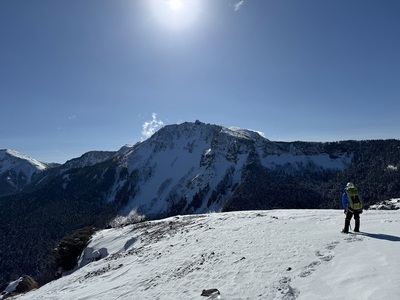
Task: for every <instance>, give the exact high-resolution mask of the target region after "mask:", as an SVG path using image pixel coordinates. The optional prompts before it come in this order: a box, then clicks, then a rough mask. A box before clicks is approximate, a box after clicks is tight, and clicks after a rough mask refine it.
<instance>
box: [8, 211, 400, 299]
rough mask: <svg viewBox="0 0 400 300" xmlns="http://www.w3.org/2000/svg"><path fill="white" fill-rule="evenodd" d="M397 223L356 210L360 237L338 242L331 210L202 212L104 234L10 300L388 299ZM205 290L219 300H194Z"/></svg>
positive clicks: (398, 243) (399, 230)
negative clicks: (64, 267)
mask: <svg viewBox="0 0 400 300" xmlns="http://www.w3.org/2000/svg"><path fill="white" fill-rule="evenodd" d="M399 217H400V211H371V210H369V211H365V212H364V214H362V215H361V230H362V232H361V233H358V234H354V233H350V234H347V235H346V234H341V233H340V231H341V229H342V226H343V223H344V214H343V212H342V211H340V210H272V211H249V212H230V213H211V214H206V215H196V216H177V217H171V218H168V219H164V220H160V221H150V222H143V223H140V224H136V225H129V226H126V227H123V228H119V229H107V230H103V231H100V232H98V233H97V234H96V235H95V236H94V237H93V239H92V241H91V243H90V245H89V246H88V248H87V249H86V250H85V253H84V256H83V257H82V258H81V261H80V264H81V267H80V268H79V269H77V270H76V271H75V272H73V273H72V274H70V275H67V276H64V277H62V278H61V279H59V280H56V281H53V282H51V283H49V284H47V285H45V286H43V287H41V288H40V289H38V290H35V291H32V292H30V293H27V294H25V295H22V296H18V297H15V298H14V299H20V300H28V299H35V300H38V299H46V300H48V299H71V300H78V299H80V300H83V299H226V300H235V299H237V300H239V299H240V300H242V299H252V300H253V299H386V300H395V299H396V300H397V299H400V285H399V282H400V271H399V270H400V256H399V253H400V218H399ZM352 225H353V226H354V220H352ZM95 257H97V258H98V259H99V260H95V259H94V258H95ZM85 264H86V265H85ZM212 288H215V289H218V290H219V292H220V294H219V295H218V294H214V295H212V296H209V297H208V298H207V297H204V296H201V293H202V290H204V289H212Z"/></svg>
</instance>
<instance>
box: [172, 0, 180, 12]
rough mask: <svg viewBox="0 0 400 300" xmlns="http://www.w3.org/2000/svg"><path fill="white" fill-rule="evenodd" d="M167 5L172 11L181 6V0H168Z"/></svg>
mask: <svg viewBox="0 0 400 300" xmlns="http://www.w3.org/2000/svg"><path fill="white" fill-rule="evenodd" d="M169 7H170V8H171V9H172V10H173V11H178V10H181V9H182V8H183V2H182V0H170V1H169Z"/></svg>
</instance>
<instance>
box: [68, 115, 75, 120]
mask: <svg viewBox="0 0 400 300" xmlns="http://www.w3.org/2000/svg"><path fill="white" fill-rule="evenodd" d="M68 119H69V120H73V119H76V115H72V116H68Z"/></svg>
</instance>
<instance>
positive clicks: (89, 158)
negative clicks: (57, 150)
mask: <svg viewBox="0 0 400 300" xmlns="http://www.w3.org/2000/svg"><path fill="white" fill-rule="evenodd" d="M115 153H116V152H115V151H89V152H86V153H84V154H83V155H81V156H80V157H78V158H74V159H71V160H68V161H67V162H66V163H65V164H64V165H62V168H61V169H62V170H64V171H65V170H68V169H76V168H85V167H89V166H93V165H95V164H98V163H101V162H104V161H106V160H108V159H110V158H111V157H112V156H113V155H114V154H115Z"/></svg>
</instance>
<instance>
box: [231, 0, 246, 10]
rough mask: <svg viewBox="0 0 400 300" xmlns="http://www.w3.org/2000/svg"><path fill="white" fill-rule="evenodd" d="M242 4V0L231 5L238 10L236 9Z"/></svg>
mask: <svg viewBox="0 0 400 300" xmlns="http://www.w3.org/2000/svg"><path fill="white" fill-rule="evenodd" d="M243 4H244V0H242V1H239V2H236V3H235V4H234V5H233V9H234V10H235V11H238V10H239V9H240V8H241V7H242V5H243Z"/></svg>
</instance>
